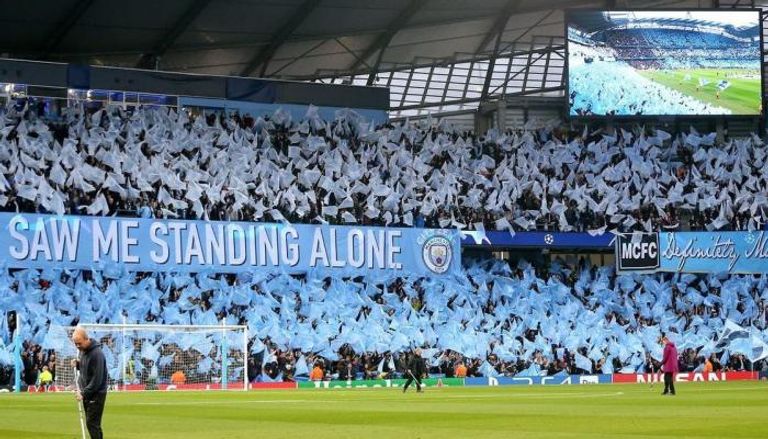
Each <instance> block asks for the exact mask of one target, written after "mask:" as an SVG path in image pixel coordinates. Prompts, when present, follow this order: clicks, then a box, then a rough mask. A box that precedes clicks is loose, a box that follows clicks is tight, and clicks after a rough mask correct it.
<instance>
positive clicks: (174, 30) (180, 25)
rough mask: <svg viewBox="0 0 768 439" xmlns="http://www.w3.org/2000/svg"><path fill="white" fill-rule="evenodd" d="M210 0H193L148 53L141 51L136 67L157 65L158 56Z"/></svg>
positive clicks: (163, 52) (162, 53) (148, 67)
mask: <svg viewBox="0 0 768 439" xmlns="http://www.w3.org/2000/svg"><path fill="white" fill-rule="evenodd" d="M210 2H211V0H194V1H193V2H192V4H191V5H189V7H188V8H187V10H186V11H184V13H183V14H182V15H181V17H179V19H178V20H176V22H175V23H174V24H173V26H171V28H170V29H169V30H168V32H166V33H165V34H163V36H162V37H160V38H159V39H158V40H157V43H155V46H154V47H153V48H152V50H150V51H149V52H148V53H143V54H142V55H141V58H140V59H139V62H138V63H137V64H136V67H138V68H145V69H154V68H156V67H157V63H158V61H159V60H160V57H162V56H163V55H165V52H167V51H168V49H169V48H170V47H171V46H172V45H173V43H175V42H176V40H177V39H178V38H179V37H180V36H181V34H182V33H183V32H184V31H185V30H186V29H187V28H188V27H189V25H190V24H192V22H193V21H195V18H197V17H198V16H199V15H200V13H202V12H203V10H204V9H205V8H206V6H208V4H209V3H210Z"/></svg>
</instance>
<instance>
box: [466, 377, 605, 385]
mask: <svg viewBox="0 0 768 439" xmlns="http://www.w3.org/2000/svg"><path fill="white" fill-rule="evenodd" d="M610 383H611V375H605V374H603V375H566V374H563V375H552V376H527V377H524V376H514V377H504V376H500V377H478V378H467V379H466V381H465V385H466V386H491V387H494V386H562V385H580V384H610Z"/></svg>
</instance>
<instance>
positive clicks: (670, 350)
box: [661, 335, 680, 395]
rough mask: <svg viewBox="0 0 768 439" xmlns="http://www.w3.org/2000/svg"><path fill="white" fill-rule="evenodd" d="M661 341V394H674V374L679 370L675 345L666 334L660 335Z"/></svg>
mask: <svg viewBox="0 0 768 439" xmlns="http://www.w3.org/2000/svg"><path fill="white" fill-rule="evenodd" d="M661 341H662V343H664V357H663V358H662V360H661V368H662V371H663V372H664V393H662V395H667V394H669V395H674V394H675V374H677V372H679V371H680V368H679V366H678V363H677V347H675V344H674V343H672V341H671V340H670V339H669V338H667V336H666V335H665V336H663V337H662V339H661Z"/></svg>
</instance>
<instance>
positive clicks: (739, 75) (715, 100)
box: [566, 10, 762, 116]
mask: <svg viewBox="0 0 768 439" xmlns="http://www.w3.org/2000/svg"><path fill="white" fill-rule="evenodd" d="M566 27H567V33H568V38H567V49H566V53H567V58H568V67H567V69H568V103H569V113H570V115H571V116H661V115H679V116H682V115H691V116H703V115H734V116H736V115H741V116H745V115H759V114H760V113H761V112H762V99H761V90H762V79H761V70H760V68H761V61H762V55H761V50H760V49H761V33H762V32H761V27H760V13H759V11H757V10H733V11H728V10H717V11H713V10H706V11H695V10H692V11H677V10H675V11H647V10H646V11H594V10H570V11H568V12H567V14H566Z"/></svg>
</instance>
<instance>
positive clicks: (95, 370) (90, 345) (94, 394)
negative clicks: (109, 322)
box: [72, 327, 107, 439]
mask: <svg viewBox="0 0 768 439" xmlns="http://www.w3.org/2000/svg"><path fill="white" fill-rule="evenodd" d="M72 342H73V343H74V344H75V346H76V347H77V349H78V350H79V351H80V359H79V360H73V361H72V365H73V367H76V368H77V369H78V370H79V371H80V379H79V380H78V385H79V388H80V391H79V392H78V393H77V400H78V401H82V403H83V408H84V409H85V423H86V425H87V427H88V434H90V436H91V439H103V438H104V433H103V432H102V431H101V416H102V414H103V413H104V404H105V402H106V400H107V361H106V359H105V358H104V353H102V352H101V345H99V343H98V342H97V341H96V340H93V339H91V338H88V333H87V332H86V331H85V329H83V328H79V327H78V328H76V329H75V332H74V334H72Z"/></svg>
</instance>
